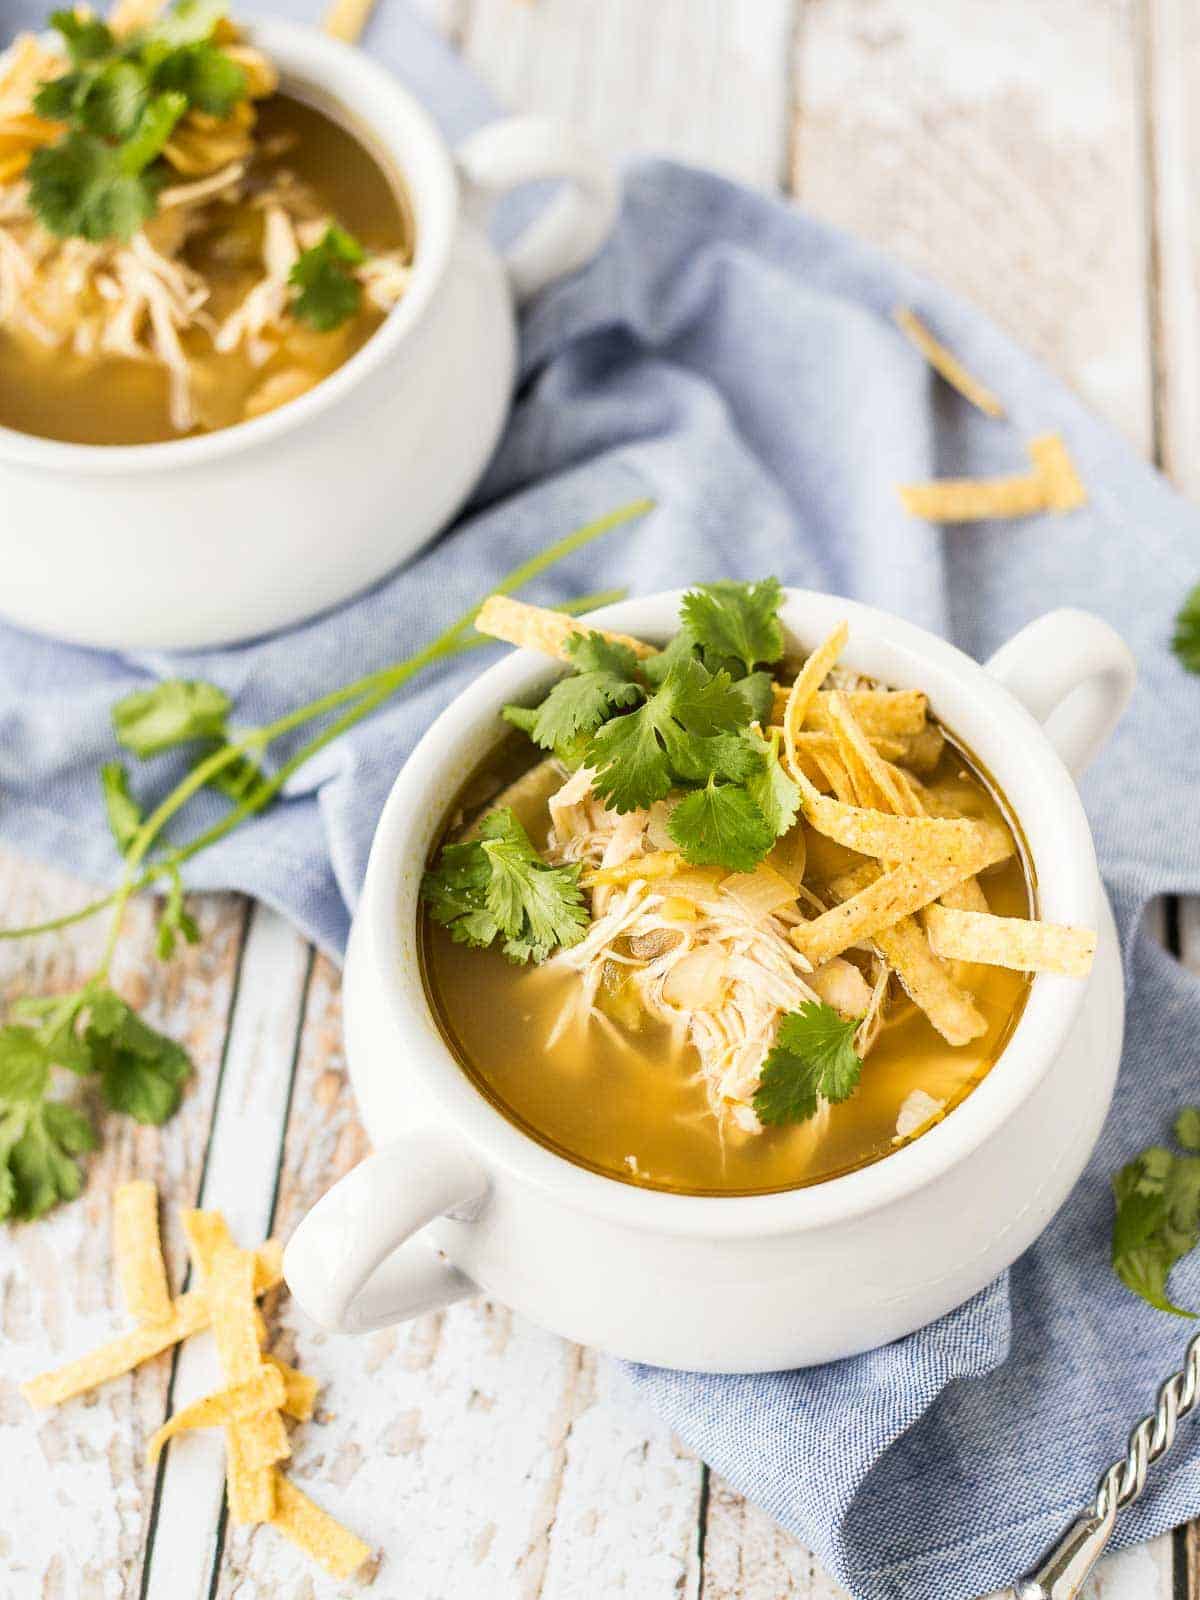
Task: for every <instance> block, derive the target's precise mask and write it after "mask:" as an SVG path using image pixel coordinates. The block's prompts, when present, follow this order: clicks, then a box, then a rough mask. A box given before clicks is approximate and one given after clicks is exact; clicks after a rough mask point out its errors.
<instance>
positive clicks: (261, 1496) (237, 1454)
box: [225, 1422, 284, 1526]
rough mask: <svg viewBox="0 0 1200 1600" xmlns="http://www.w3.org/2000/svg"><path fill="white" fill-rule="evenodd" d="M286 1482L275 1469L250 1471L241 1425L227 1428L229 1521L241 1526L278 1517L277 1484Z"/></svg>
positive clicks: (226, 1476)
mask: <svg viewBox="0 0 1200 1600" xmlns="http://www.w3.org/2000/svg"><path fill="white" fill-rule="evenodd" d="M283 1481H284V1480H283V1479H282V1478H281V1477H280V1476H279V1473H278V1472H277V1471H276V1469H275V1468H274V1467H255V1468H253V1469H252V1468H250V1467H249V1466H248V1465H247V1464H246V1459H245V1456H244V1454H243V1450H242V1436H241V1432H240V1424H238V1423H234V1422H229V1423H226V1425H225V1497H226V1499H227V1500H228V1501H229V1520H230V1521H231V1522H233V1523H235V1524H237V1525H239V1526H242V1525H244V1524H246V1523H248V1522H270V1520H271V1518H272V1517H273V1516H274V1514H275V1489H276V1485H277V1484H279V1483H282V1482H283Z"/></svg>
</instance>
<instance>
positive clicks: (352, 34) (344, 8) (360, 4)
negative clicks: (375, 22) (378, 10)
mask: <svg viewBox="0 0 1200 1600" xmlns="http://www.w3.org/2000/svg"><path fill="white" fill-rule="evenodd" d="M374 9H375V0H333V3H332V5H330V7H329V8H328V10H327V11H326V12H325V15H324V17H323V18H322V19H321V27H322V28H323V29H324V31H325V32H326V33H328V34H330V35H331V36H332V37H333V38H334V39H341V40H343V41H344V42H345V43H346V44H357V43H358V41H359V40H360V39H361V38H362V32H363V29H364V28H365V27H366V25H367V22H368V21H369V19H370V16H371V12H372V11H373V10H374Z"/></svg>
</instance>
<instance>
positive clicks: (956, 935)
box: [925, 905, 1096, 978]
mask: <svg viewBox="0 0 1200 1600" xmlns="http://www.w3.org/2000/svg"><path fill="white" fill-rule="evenodd" d="M925 931H926V933H928V935H929V943H930V945H931V946H932V947H933V950H934V952H935V953H936V954H937V955H939V956H943V957H945V959H946V960H948V961H979V962H982V963H983V964H984V965H986V966H992V967H1011V968H1012V969H1013V970H1014V971H1016V972H1057V973H1062V974H1064V975H1065V976H1067V977H1070V978H1086V977H1087V975H1088V973H1089V972H1090V971H1091V970H1092V957H1093V955H1095V953H1096V935H1095V934H1094V933H1092V932H1091V931H1090V929H1087V928H1067V927H1063V926H1061V925H1060V924H1059V923H1055V922H1030V921H1026V920H1025V919H1024V918H1022V917H996V916H993V915H992V914H991V913H990V912H981V911H967V910H958V909H956V908H952V907H947V906H944V905H941V906H930V907H929V908H928V909H927V910H926V912H925Z"/></svg>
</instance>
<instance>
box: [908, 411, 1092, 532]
mask: <svg viewBox="0 0 1200 1600" xmlns="http://www.w3.org/2000/svg"><path fill="white" fill-rule="evenodd" d="M1027 448H1028V452H1029V457H1030V460H1031V461H1032V463H1033V466H1032V468H1031V470H1030V471H1029V472H1023V473H1016V474H1013V475H1012V476H1009V477H1001V478H936V479H934V480H933V481H932V482H929V483H909V484H900V485H899V493H900V499H901V501H902V502H903V505H904V509H905V510H906V511H907V512H908V514H909V515H910V516H913V517H923V518H924V519H925V520H926V521H927V522H981V521H986V520H988V519H991V518H999V517H1026V516H1031V515H1033V514H1034V513H1035V512H1038V511H1071V510H1074V509H1075V508H1076V507H1077V506H1081V505H1084V504H1086V502H1087V491H1086V490H1085V489H1084V487H1083V484H1082V483H1081V482H1080V479H1079V474H1078V473H1077V472H1076V471H1075V468H1074V466H1073V465H1072V462H1071V458H1070V456H1069V455H1068V454H1067V447H1066V444H1065V443H1064V441H1063V440H1062V438H1061V437H1060V436H1059V435H1058V434H1056V433H1047V434H1042V435H1041V436H1040V437H1038V438H1037V439H1033V440H1031V441H1030V443H1029V445H1028V447H1027Z"/></svg>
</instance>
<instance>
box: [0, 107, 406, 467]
mask: <svg viewBox="0 0 1200 1600" xmlns="http://www.w3.org/2000/svg"><path fill="white" fill-rule="evenodd" d="M257 109H258V121H257V124H256V129H255V144H256V147H257V148H258V149H259V150H261V151H263V152H264V153H263V154H262V155H260V156H257V157H256V158H255V161H254V166H253V175H254V179H255V183H256V185H260V180H261V184H266V183H268V182H269V181H270V180H271V179H272V177H275V176H277V175H278V174H279V173H280V172H284V171H286V172H291V173H294V174H295V175H296V177H297V178H299V179H300V180H301V181H302V182H303V183H304V184H306V185H307V186H308V188H309V189H310V190H311V191H312V194H313V197H314V199H315V200H316V202H317V203H318V204H319V206H320V207H321V209H322V210H323V211H326V212H328V213H329V214H330V215H331V216H334V217H336V219H337V220H338V222H339V223H340V224H341V225H342V226H343V227H345V228H347V229H348V230H349V231H350V233H352V234H353V235H354V236H355V237H356V238H357V239H358V241H359V243H360V244H362V245H363V246H364V247H365V248H366V249H367V250H368V251H369V252H375V251H384V250H396V249H407V250H411V248H412V243H413V229H412V221H411V216H410V213H409V209H408V205H407V202H406V200H405V199H404V197H403V193H402V190H401V189H400V186H399V185H398V183H397V182H396V181H395V180H393V178H391V177H390V176H389V175H388V174H387V173H386V172H385V171H384V169H383V167H382V166H381V165H380V164H379V162H378V161H377V160H376V159H375V158H374V156H373V155H371V153H370V152H369V151H368V150H367V148H366V147H365V146H364V145H363V144H362V143H361V142H360V140H359V139H358V138H356V137H355V136H354V134H352V133H351V132H350V131H349V130H348V129H347V128H346V127H344V126H343V125H342V124H341V123H340V122H338V121H337V120H335V118H334V117H332V116H329V115H327V114H326V113H325V112H324V111H321V110H319V109H318V108H317V107H316V106H313V105H309V104H307V103H306V102H304V101H301V100H297V99H294V98H292V97H291V96H289V95H285V94H274V95H272V96H270V98H268V99H266V100H263V101H261V102H260V103H259V105H258V108H257ZM276 146H277V147H278V150H277V153H271V152H272V151H273V150H274V149H275V147H276ZM262 217H263V214H262V211H261V210H260V209H259V208H257V207H255V206H254V205H252V204H251V203H250V201H249V200H243V201H239V202H237V203H236V204H232V205H227V206H223V207H221V208H220V219H221V220H220V225H219V226H213V227H210V228H208V229H206V230H205V231H203V232H200V233H198V234H197V235H195V236H194V237H192V238H190V239H188V241H187V243H186V244H185V245H184V247H183V250H182V251H181V256H180V259H181V260H183V261H185V262H186V263H187V264H188V265H189V266H191V267H194V268H195V269H196V270H197V271H199V272H201V273H202V274H203V275H204V277H205V278H206V279H207V280H208V281H209V283H210V285H211V290H212V293H211V297H210V299H209V301H208V302H207V304H206V307H205V309H206V311H208V312H209V313H210V314H211V315H212V317H213V318H214V319H215V320H216V321H218V322H219V321H220V320H221V319H222V318H223V317H225V316H227V315H228V314H229V313H230V312H232V311H233V310H234V308H235V307H236V306H237V305H238V304H239V303H240V302H241V301H242V299H243V298H244V297H245V295H246V293H247V291H248V290H249V289H250V288H251V287H252V286H253V285H254V284H255V283H256V282H257V281H258V279H259V278H260V277H261V274H262V266H261V258H260V246H261V240H262V226H263V221H262ZM154 226H155V222H154V221H152V222H151V223H150V225H149V227H150V229H151V231H152V230H153V228H154ZM383 319H384V313H383V312H381V311H378V310H376V309H374V308H373V307H372V306H370V305H368V304H367V302H366V299H365V297H364V300H363V305H362V309H361V310H360V311H359V312H358V314H357V315H356V316H354V317H352V318H350V319H349V320H348V321H347V322H345V323H343V324H342V325H341V326H340V327H338V328H335V329H333V330H332V331H331V332H329V333H317V332H316V331H315V330H313V329H311V328H308V327H305V326H303V325H301V324H296V325H295V327H294V328H293V329H292V330H290V331H289V333H288V335H287V338H286V340H285V341H284V342H283V343H282V344H281V346H280V348H279V350H278V351H277V352H276V353H275V354H274V355H272V356H271V357H270V359H269V360H268V361H266V362H265V363H263V364H261V365H257V366H256V365H254V364H253V363H252V362H251V360H250V358H249V355H248V354H247V352H246V349H245V347H244V345H242V346H239V347H238V348H237V349H235V350H232V351H229V352H228V353H226V354H218V353H217V352H215V351H214V350H213V347H212V341H211V337H210V336H209V334H208V333H207V332H206V331H204V330H203V329H199V328H194V329H190V330H187V331H186V332H185V333H184V334H183V336H182V337H183V345H184V349H185V350H186V352H187V355H188V357H189V359H190V360H191V362H192V370H193V380H194V392H195V406H196V412H197V417H198V419H199V420H198V425H197V427H196V428H195V429H194V430H193V431H194V432H197V433H204V432H211V431H213V430H214V429H217V428H224V427H229V426H231V425H232V424H233V423H236V422H240V421H242V420H244V418H245V416H246V414H247V408H248V407H249V410H250V414H259V413H260V412H261V411H266V410H271V409H274V407H273V405H270V404H265V403H263V402H264V401H270V400H271V399H272V398H273V397H278V398H279V399H280V400H282V399H286V398H293V397H294V396H291V395H289V394H288V393H287V392H286V388H281V386H280V383H279V378H280V376H281V375H284V374H285V373H286V371H287V369H292V370H294V369H295V368H296V367H297V366H299V367H300V368H301V369H303V370H304V372H305V373H306V374H307V375H309V376H311V377H312V378H313V380H314V381H319V380H320V379H321V378H324V377H327V376H328V375H329V374H330V373H331V372H333V371H335V370H336V368H338V367H340V366H341V365H342V363H343V362H344V361H347V360H348V359H349V358H350V357H351V356H352V355H353V354H354V353H355V351H356V350H358V349H360V348H361V347H362V346H363V345H364V344H365V343H366V341H367V340H368V339H369V338H370V337H371V335H372V334H373V333H374V332H375V330H376V328H378V327H379V325H380V323H381V322H382V321H383ZM273 378H275V379H276V380H277V381H276V383H275V385H274V386H272V384H271V380H272V379H273ZM310 386H311V385H310ZM0 426H3V427H6V428H15V429H17V430H18V431H20V432H22V433H32V434H38V435H40V436H41V437H42V438H46V439H62V440H67V441H69V442H72V443H75V444H150V443H154V442H156V441H159V440H164V439H177V438H179V437H180V433H179V430H178V429H176V428H175V427H173V426H172V423H171V415H170V408H169V387H168V374H167V371H166V369H165V368H164V367H163V366H161V365H159V364H158V363H156V362H150V361H137V360H133V359H131V358H128V357H124V356H109V355H95V354H92V355H77V354H75V353H74V352H72V351H71V349H70V348H69V347H68V346H58V347H48V346H43V345H39V344H37V343H36V341H33V340H30V339H29V338H19V337H16V336H14V335H13V334H12V333H9V332H6V331H4V330H3V329H0Z"/></svg>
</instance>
